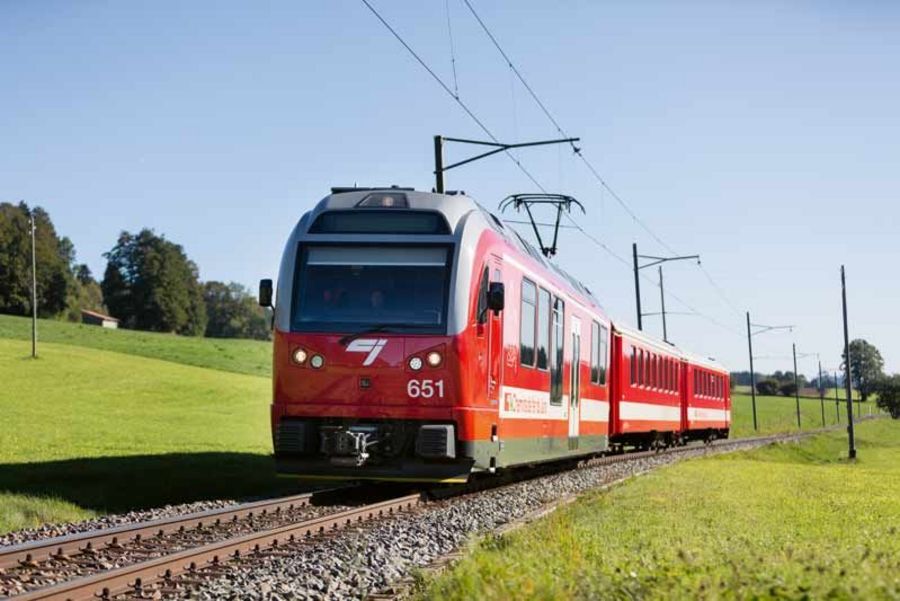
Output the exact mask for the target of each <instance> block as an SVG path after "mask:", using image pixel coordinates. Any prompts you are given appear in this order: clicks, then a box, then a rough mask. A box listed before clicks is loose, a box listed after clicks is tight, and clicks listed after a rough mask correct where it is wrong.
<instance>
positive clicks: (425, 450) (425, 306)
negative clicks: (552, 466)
mask: <svg viewBox="0 0 900 601" xmlns="http://www.w3.org/2000/svg"><path fill="white" fill-rule="evenodd" d="M272 300H273V299H272V282H271V280H263V282H261V285H260V302H261V303H262V304H265V305H270V304H272ZM275 300H276V302H275V303H274V306H275V334H274V339H275V341H274V385H273V403H272V414H271V418H272V436H273V443H274V447H275V457H276V462H277V469H278V471H279V472H280V473H283V474H294V475H298V476H303V477H330V478H341V479H388V480H422V481H442V482H461V481H466V480H467V479H468V478H469V476H470V475H471V474H473V473H476V472H493V471H495V470H497V469H502V468H507V467H510V466H516V465H522V464H533V463H537V462H543V461H550V460H556V459H560V458H566V457H572V456H577V455H588V454H596V453H601V452H607V451H620V450H623V449H625V448H651V447H653V446H657V445H674V444H681V443H683V442H685V441H687V440H691V439H710V438H716V437H725V436H727V435H728V431H729V427H730V424H731V398H730V394H729V381H728V372H727V371H725V369H723V368H722V367H721V366H720V365H718V364H717V363H715V362H713V361H711V360H707V359H701V358H698V357H696V356H693V355H689V354H687V353H685V352H683V351H681V350H679V349H678V348H677V347H675V346H673V345H671V344H668V343H664V342H661V341H658V340H655V339H653V338H651V337H649V336H647V335H645V334H643V333H640V332H637V331H634V330H631V329H629V328H625V327H622V326H620V325H619V324H613V323H612V322H610V320H609V318H608V317H607V316H606V315H605V314H604V311H603V310H602V309H601V308H600V305H599V303H598V302H597V301H596V299H595V298H594V297H593V295H592V294H591V292H590V291H589V290H588V289H587V288H586V287H585V286H584V285H582V284H581V283H580V282H578V281H577V280H576V279H574V278H573V277H571V276H570V275H568V274H567V273H565V272H564V271H562V270H561V269H560V268H559V267H557V266H556V265H555V264H553V263H550V262H549V261H547V260H546V259H545V258H544V257H543V256H542V255H541V253H540V252H538V251H537V250H535V249H534V247H532V246H531V245H530V244H528V243H527V242H525V241H524V240H523V239H522V238H521V237H520V236H519V235H518V234H517V233H516V232H515V231H513V230H512V229H510V228H508V227H506V226H504V224H503V223H502V222H501V221H500V220H499V219H497V218H496V217H495V216H494V215H492V214H491V213H489V212H488V211H487V210H485V209H484V208H482V207H481V206H480V205H478V204H477V203H476V202H475V201H473V200H472V199H470V198H468V197H466V196H464V195H455V194H433V193H426V192H418V191H414V190H412V189H404V188H384V189H363V188H352V189H339V188H336V189H333V190H332V194H331V195H329V196H327V197H326V198H324V199H323V200H322V201H321V202H319V204H318V205H317V206H316V207H315V208H314V209H313V210H312V211H310V212H308V213H307V214H305V215H304V216H303V217H302V218H301V219H300V222H299V223H298V224H297V226H296V227H295V228H294V230H293V233H292V234H291V236H290V238H289V240H288V242H287V245H286V247H285V251H284V256H283V258H282V261H281V268H280V272H279V279H278V287H277V298H276V299H275Z"/></svg>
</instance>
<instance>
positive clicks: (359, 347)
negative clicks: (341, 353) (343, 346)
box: [347, 338, 387, 366]
mask: <svg viewBox="0 0 900 601" xmlns="http://www.w3.org/2000/svg"><path fill="white" fill-rule="evenodd" d="M386 344H387V338H357V339H356V340H354V341H352V342H351V343H350V344H348V345H347V352H348V353H369V354H368V355H367V356H366V360H365V361H363V366H366V365H372V364H373V363H374V362H375V359H377V358H378V354H379V353H381V349H383V348H384V346H385V345H386Z"/></svg>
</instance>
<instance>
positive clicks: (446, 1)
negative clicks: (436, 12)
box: [444, 0, 459, 98]
mask: <svg viewBox="0 0 900 601" xmlns="http://www.w3.org/2000/svg"><path fill="white" fill-rule="evenodd" d="M444 9H445V10H446V11H447V36H448V37H449V38H450V66H451V67H452V68H453V95H454V96H456V97H457V98H459V81H458V80H457V78H456V49H455V48H454V47H453V27H452V25H451V24H450V0H444Z"/></svg>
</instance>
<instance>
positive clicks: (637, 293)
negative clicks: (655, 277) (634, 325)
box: [631, 242, 644, 330]
mask: <svg viewBox="0 0 900 601" xmlns="http://www.w3.org/2000/svg"><path fill="white" fill-rule="evenodd" d="M631 256H632V257H633V258H634V300H635V302H636V303H637V321H638V330H643V329H644V324H643V322H642V321H641V318H642V317H643V314H642V313H641V278H640V276H639V275H638V270H639V269H640V267H638V251H637V242H632V243H631Z"/></svg>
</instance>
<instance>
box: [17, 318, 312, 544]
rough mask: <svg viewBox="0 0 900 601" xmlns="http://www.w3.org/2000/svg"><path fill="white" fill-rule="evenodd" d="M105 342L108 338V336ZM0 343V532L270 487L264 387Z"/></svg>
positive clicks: (211, 372)
mask: <svg viewBox="0 0 900 601" xmlns="http://www.w3.org/2000/svg"><path fill="white" fill-rule="evenodd" d="M114 334H115V333H114ZM30 350H31V347H30V343H28V342H25V341H20V340H4V339H0V382H2V387H0V416H2V424H0V426H2V427H0V491H2V492H0V532H2V531H8V530H11V529H17V528H22V527H27V526H34V525H37V524H39V523H41V522H44V521H59V520H70V519H73V518H76V517H86V516H89V515H92V514H94V513H97V512H101V513H102V512H109V511H122V510H127V509H131V508H136V507H152V506H158V505H162V504H166V503H179V502H185V501H192V500H197V499H204V498H217V497H232V496H247V495H259V494H265V493H267V492H273V491H281V490H286V489H288V488H290V487H292V486H294V485H295V484H294V482H293V481H290V480H276V478H275V476H274V471H273V466H272V461H271V458H270V457H269V455H270V453H271V442H270V434H269V418H268V411H269V401H270V395H271V392H270V391H271V383H270V380H269V379H268V378H264V377H259V376H248V375H243V374H235V373H228V372H225V371H220V370H215V369H204V368H198V367H193V366H188V365H179V364H176V363H172V362H168V361H159V360H155V359H148V358H144V357H137V356H133V355H126V354H122V353H113V352H108V351H102V350H96V349H92V348H84V347H76V346H69V345H62V344H53V343H44V344H43V345H42V347H41V354H40V358H39V359H38V360H32V359H31V358H30V357H29V354H30Z"/></svg>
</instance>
